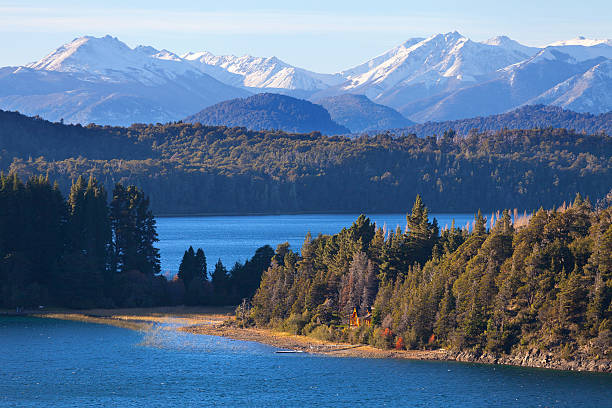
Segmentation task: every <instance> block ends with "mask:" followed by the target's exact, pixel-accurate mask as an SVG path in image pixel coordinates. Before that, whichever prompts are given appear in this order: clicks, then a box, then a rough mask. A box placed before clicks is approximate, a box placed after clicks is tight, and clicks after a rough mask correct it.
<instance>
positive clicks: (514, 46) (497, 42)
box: [483, 35, 540, 58]
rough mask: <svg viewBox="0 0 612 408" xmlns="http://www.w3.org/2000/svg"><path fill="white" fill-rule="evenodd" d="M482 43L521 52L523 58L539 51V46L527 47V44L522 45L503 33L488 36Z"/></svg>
mask: <svg viewBox="0 0 612 408" xmlns="http://www.w3.org/2000/svg"><path fill="white" fill-rule="evenodd" d="M483 44H487V45H494V46H496V47H500V48H504V49H506V50H509V51H515V52H518V53H521V54H523V55H524V56H525V58H527V57H530V56H532V55H534V54H535V53H536V52H538V51H540V48H538V47H529V46H527V45H523V44H521V43H519V42H518V41H514V40H513V39H511V38H509V37H507V36H505V35H501V36H498V37H493V38H489V39H488V40H487V41H483Z"/></svg>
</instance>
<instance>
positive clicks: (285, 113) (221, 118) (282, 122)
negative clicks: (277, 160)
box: [184, 93, 350, 135]
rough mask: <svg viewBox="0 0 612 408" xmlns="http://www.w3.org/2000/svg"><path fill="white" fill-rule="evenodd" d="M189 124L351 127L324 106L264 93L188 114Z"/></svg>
mask: <svg viewBox="0 0 612 408" xmlns="http://www.w3.org/2000/svg"><path fill="white" fill-rule="evenodd" d="M184 121H185V122H189V123H198V122H199V123H201V124H203V125H210V126H228V127H245V128H248V129H250V130H268V129H278V130H283V131H285V132H294V133H310V132H314V131H319V132H321V133H323V134H330V135H333V134H346V133H350V130H349V129H348V128H346V127H344V126H341V125H339V124H338V123H336V122H334V121H333V120H332V119H331V117H330V115H329V113H328V112H327V111H326V110H325V109H324V108H323V107H322V106H320V105H316V104H314V103H312V102H308V101H306V100H303V99H297V98H292V97H290V96H286V95H279V94H273V93H262V94H257V95H253V96H250V97H248V98H238V99H231V100H229V101H224V102H220V103H218V104H215V105H213V106H209V107H208V108H206V109H204V110H202V111H200V112H198V113H196V114H194V115H191V116H188V117H187V118H185V120H184Z"/></svg>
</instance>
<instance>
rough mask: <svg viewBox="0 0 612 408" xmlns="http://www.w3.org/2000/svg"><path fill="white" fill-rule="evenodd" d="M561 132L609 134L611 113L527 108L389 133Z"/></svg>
mask: <svg viewBox="0 0 612 408" xmlns="http://www.w3.org/2000/svg"><path fill="white" fill-rule="evenodd" d="M536 128H564V129H573V130H575V131H576V132H579V133H586V134H595V133H601V132H603V133H606V134H608V135H610V134H612V112H608V113H602V114H599V115H593V114H591V113H579V112H574V111H571V110H566V109H563V108H560V107H558V106H546V105H529V106H523V107H520V108H518V109H515V110H513V111H510V112H507V113H500V114H498V115H490V116H478V117H475V118H469V119H458V120H448V121H444V122H426V123H418V124H414V125H411V126H408V127H405V128H402V129H393V130H390V132H391V133H393V134H402V133H406V134H408V133H414V134H416V135H417V136H419V137H425V136H431V135H441V134H443V133H444V132H446V131H448V130H450V129H452V130H454V131H455V132H456V133H457V134H458V135H462V136H465V135H468V134H469V133H470V132H473V131H477V132H486V131H489V132H496V131H499V130H502V129H536Z"/></svg>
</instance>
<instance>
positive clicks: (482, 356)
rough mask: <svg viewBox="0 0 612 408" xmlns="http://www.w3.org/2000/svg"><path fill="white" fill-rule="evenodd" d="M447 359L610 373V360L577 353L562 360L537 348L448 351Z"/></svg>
mask: <svg viewBox="0 0 612 408" xmlns="http://www.w3.org/2000/svg"><path fill="white" fill-rule="evenodd" d="M448 357H449V359H453V360H455V361H460V362H469V363H483V364H503V365H512V366H519V367H534V368H548V369H552V370H565V371H592V372H601V373H612V361H610V360H604V359H599V360H592V359H588V358H586V357H585V356H582V355H580V354H578V355H577V356H576V357H575V358H574V359H573V360H563V359H559V358H557V357H555V356H554V355H553V354H552V353H548V352H544V351H541V350H537V349H532V350H530V351H525V352H521V353H517V354H512V355H494V354H490V353H486V352H485V353H474V352H471V351H460V352H455V353H452V352H449V356H448Z"/></svg>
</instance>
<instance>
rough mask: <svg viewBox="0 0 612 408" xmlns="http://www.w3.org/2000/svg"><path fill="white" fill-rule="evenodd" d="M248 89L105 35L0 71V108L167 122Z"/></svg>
mask: <svg viewBox="0 0 612 408" xmlns="http://www.w3.org/2000/svg"><path fill="white" fill-rule="evenodd" d="M249 94H250V92H248V91H245V90H244V89H239V88H236V87H232V86H230V85H228V84H225V83H223V82H220V81H218V80H216V79H214V78H213V77H212V76H210V75H207V74H206V73H204V72H202V71H201V70H199V69H198V68H197V67H194V66H193V65H192V64H190V63H188V62H187V61H184V60H183V59H182V58H180V57H179V56H178V55H176V54H174V53H172V52H170V51H167V50H162V51H158V50H156V49H155V48H153V47H145V46H139V47H136V48H134V49H132V48H130V47H128V46H127V45H126V44H124V43H123V42H121V41H119V40H118V39H117V38H113V37H110V36H106V37H102V38H96V37H80V38H76V39H75V40H73V41H72V42H70V43H68V44H65V45H63V46H61V47H60V48H58V49H56V50H55V51H53V52H52V53H50V54H49V55H47V56H46V57H44V58H42V59H41V60H40V61H37V62H33V63H31V64H28V65H27V66H25V67H19V68H17V69H13V70H10V71H9V72H4V73H3V75H0V109H10V110H19V111H21V112H23V113H26V114H38V115H41V116H42V117H44V118H46V119H49V120H59V119H60V118H62V119H64V120H65V121H66V122H72V123H90V122H95V123H101V124H112V125H129V124H131V123H134V122H168V121H173V120H179V119H182V118H184V117H185V116H187V115H189V114H192V113H193V112H196V111H198V110H200V109H202V108H203V107H205V106H209V105H212V104H214V103H217V102H220V101H223V100H226V99H229V98H235V97H243V96H248V95H249Z"/></svg>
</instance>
